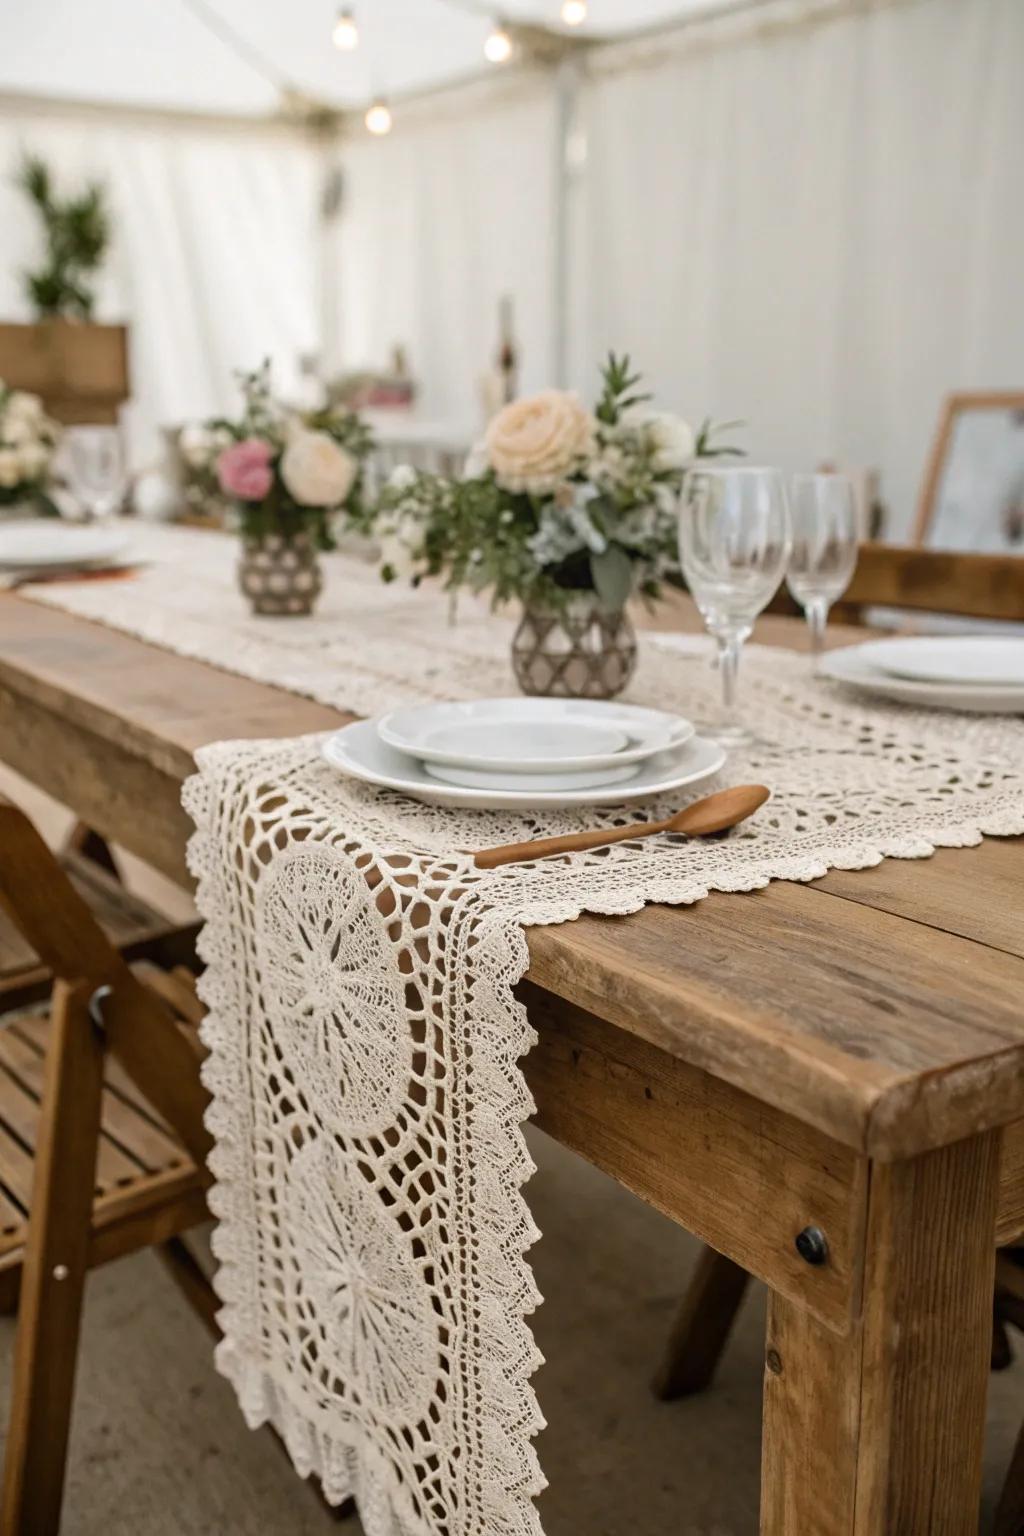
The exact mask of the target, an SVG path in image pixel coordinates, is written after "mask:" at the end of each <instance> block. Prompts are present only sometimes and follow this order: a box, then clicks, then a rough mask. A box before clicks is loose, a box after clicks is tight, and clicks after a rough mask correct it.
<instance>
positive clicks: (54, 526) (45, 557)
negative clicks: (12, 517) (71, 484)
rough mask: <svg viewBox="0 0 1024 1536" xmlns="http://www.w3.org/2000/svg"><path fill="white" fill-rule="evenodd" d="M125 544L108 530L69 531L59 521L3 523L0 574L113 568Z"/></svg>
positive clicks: (82, 529) (68, 528)
mask: <svg viewBox="0 0 1024 1536" xmlns="http://www.w3.org/2000/svg"><path fill="white" fill-rule="evenodd" d="M126 547H127V543H126V540H125V539H124V538H122V537H121V535H120V534H118V533H113V532H111V531H110V530H109V529H106V528H77V527H69V525H68V524H67V523H63V522H61V521H60V519H59V518H49V517H40V518H31V519H28V520H26V521H25V522H13V523H0V570H6V571H53V570H69V571H71V570H85V569H88V568H89V567H90V566H107V565H113V564H115V562H117V560H118V559H119V557H120V556H121V555H123V553H124V551H125V548H126Z"/></svg>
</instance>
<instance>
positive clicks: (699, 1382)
mask: <svg viewBox="0 0 1024 1536" xmlns="http://www.w3.org/2000/svg"><path fill="white" fill-rule="evenodd" d="M749 1280H750V1276H749V1275H748V1274H747V1272H746V1270H745V1269H741V1268H740V1266H739V1265H738V1264H734V1263H733V1261H732V1259H727V1258H726V1257H725V1255H724V1254H721V1253H716V1252H715V1250H714V1249H713V1248H705V1249H704V1251H703V1253H702V1254H701V1256H700V1259H699V1260H698V1263H697V1271H696V1273H695V1275H694V1277H693V1279H692V1280H691V1281H690V1286H689V1289H688V1290H687V1292H686V1295H685V1296H684V1297H683V1300H682V1304H681V1306H680V1308H679V1311H678V1312H677V1314H676V1320H675V1322H674V1323H673V1325H672V1332H671V1334H670V1335H669V1341H668V1345H667V1347H666V1350H665V1355H664V1358H663V1359H662V1362H661V1365H660V1366H659V1367H658V1371H657V1373H656V1375H655V1377H654V1380H653V1381H652V1383H651V1390H652V1391H653V1393H654V1395H655V1397H659V1398H661V1400H662V1401H663V1402H670V1401H671V1400H672V1399H673V1398H676V1397H688V1396H689V1395H690V1394H691V1393H694V1392H702V1391H703V1390H704V1388H705V1387H707V1386H709V1385H710V1383H711V1380H712V1377H713V1376H714V1374H715V1370H716V1368H717V1366H718V1362H719V1360H720V1358H721V1355H722V1351H723V1350H724V1348H725V1344H726V1340H727V1339H728V1337H729V1330H730V1329H731V1328H732V1325H733V1323H734V1322H735V1320H736V1314H737V1312H738V1311H739V1309H740V1304H741V1302H742V1301H743V1297H744V1294H745V1292H746V1289H747V1284H748V1282H749Z"/></svg>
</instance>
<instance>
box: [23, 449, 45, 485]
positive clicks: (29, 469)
mask: <svg viewBox="0 0 1024 1536" xmlns="http://www.w3.org/2000/svg"><path fill="white" fill-rule="evenodd" d="M18 457H19V459H20V460H21V471H22V474H23V475H24V477H25V479H26V480H34V479H35V478H36V477H37V476H38V475H41V474H42V472H43V470H44V469H45V468H46V466H47V464H48V463H49V459H50V455H49V451H48V450H47V449H46V448H45V447H44V446H43V444H42V443H37V442H32V443H26V444H25V446H24V447H23V448H21V449H20V450H19V453H18Z"/></svg>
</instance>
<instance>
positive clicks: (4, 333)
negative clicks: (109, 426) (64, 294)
mask: <svg viewBox="0 0 1024 1536" xmlns="http://www.w3.org/2000/svg"><path fill="white" fill-rule="evenodd" d="M0 379H3V381H4V383H5V384H8V385H10V386H12V387H13V388H15V389H27V390H30V391H31V392H32V394H35V395H39V396H41V398H42V400H43V402H44V404H45V406H46V409H47V411H48V412H49V414H50V415H51V416H53V417H55V418H56V419H57V421H62V422H64V423H65V424H67V425H72V424H74V423H76V422H90V423H92V422H95V423H100V424H106V423H116V421H117V412H118V407H119V406H120V405H122V404H123V403H124V401H125V400H126V399H127V398H128V393H129V384H128V328H127V326H124V325H90V324H84V323H82V322H79V321H75V320H44V321H40V322H39V323H38V324H36V325H18V324H13V323H10V322H0Z"/></svg>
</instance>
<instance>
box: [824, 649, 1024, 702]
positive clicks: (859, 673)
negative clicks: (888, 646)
mask: <svg viewBox="0 0 1024 1536" xmlns="http://www.w3.org/2000/svg"><path fill="white" fill-rule="evenodd" d="M876 644H877V642H875V641H871V642H869V643H868V644H867V645H850V646H843V647H842V649H840V650H836V651H829V652H828V654H827V655H826V656H824V657H823V658H822V661H821V667H820V669H819V670H820V675H821V676H822V677H829V678H831V679H832V680H833V681H834V682H837V683H846V684H847V685H848V686H849V687H851V688H857V689H859V690H860V691H861V692H864V693H873V694H877V695H878V697H879V698H883V699H895V700H896V701H897V702H898V703H900V704H916V705H919V706H921V707H923V708H925V709H956V710H959V711H960V712H961V713H962V714H972V715H1024V687H1020V688H994V687H992V685H991V684H990V683H986V684H983V685H975V686H973V687H965V686H964V685H963V684H957V683H922V682H915V681H912V680H911V679H910V678H905V677H893V676H892V675H891V674H890V673H888V672H882V671H881V670H880V669H879V668H878V667H876V666H875V665H874V664H873V662H872V661H871V659H870V655H871V652H872V651H873V650H874V647H875V645H876Z"/></svg>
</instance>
